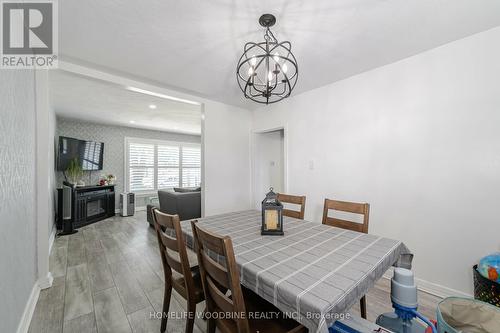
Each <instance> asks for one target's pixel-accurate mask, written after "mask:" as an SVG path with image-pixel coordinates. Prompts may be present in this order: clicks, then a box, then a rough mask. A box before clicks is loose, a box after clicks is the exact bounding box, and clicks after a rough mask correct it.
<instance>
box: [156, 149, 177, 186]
mask: <svg viewBox="0 0 500 333" xmlns="http://www.w3.org/2000/svg"><path fill="white" fill-rule="evenodd" d="M179 152H180V147H179V146H161V145H159V146H158V189H163V188H171V187H177V186H179V179H180V173H179Z"/></svg>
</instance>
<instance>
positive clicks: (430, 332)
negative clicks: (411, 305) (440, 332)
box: [425, 319, 437, 333]
mask: <svg viewBox="0 0 500 333" xmlns="http://www.w3.org/2000/svg"><path fill="white" fill-rule="evenodd" d="M430 321H431V323H433V324H434V326H435V327H436V328H437V321H435V320H434V319H430ZM425 333H432V328H431V327H429V326H427V328H426V329H425Z"/></svg>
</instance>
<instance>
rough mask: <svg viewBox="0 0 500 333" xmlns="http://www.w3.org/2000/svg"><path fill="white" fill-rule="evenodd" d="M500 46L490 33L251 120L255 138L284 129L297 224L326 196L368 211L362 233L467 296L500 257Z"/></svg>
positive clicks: (499, 34)
mask: <svg viewBox="0 0 500 333" xmlns="http://www.w3.org/2000/svg"><path fill="white" fill-rule="evenodd" d="M499 41H500V28H496V29H493V30H490V31H487V32H484V33H480V34H477V35H474V36H471V37H469V38H465V39H462V40H459V41H456V42H453V43H450V44H447V45H444V46H442V47H439V48H436V49H433V50H431V51H428V52H425V53H422V54H419V55H417V56H414V57H411V58H408V59H405V60H402V61H400V62H397V63H394V64H391V65H387V66H384V67H381V68H378V69H375V70H372V71H370V72H366V73H363V74H360V75H357V76H354V77H351V78H348V79H346V80H343V81H340V82H337V83H334V84H331V85H328V86H325V87H322V88H319V89H316V90H313V91H309V92H306V93H303V94H300V95H297V96H294V97H291V98H290V99H289V100H287V101H283V102H281V103H278V104H274V105H272V106H270V107H264V108H262V109H259V110H258V111H256V112H254V130H259V129H260V128H268V127H278V126H282V125H286V124H287V125H288V128H287V129H288V131H287V134H288V179H289V192H290V193H294V194H304V195H306V196H307V206H306V218H307V219H312V220H314V221H317V222H319V221H320V220H321V209H322V204H323V199H324V198H325V197H329V198H337V199H343V200H352V201H360V202H363V201H366V202H369V203H370V204H371V216H370V233H374V234H379V235H383V236H387V237H391V238H396V239H400V240H402V241H404V242H405V243H406V244H407V246H408V247H409V248H410V249H411V250H412V251H413V252H414V253H415V261H414V264H415V265H414V268H415V272H416V275H417V277H419V278H421V279H423V280H426V281H427V282H428V283H425V281H424V282H422V283H423V284H424V285H426V286H427V287H428V288H433V287H436V286H433V285H432V284H429V282H430V283H434V284H438V285H441V286H446V287H448V288H452V289H455V290H457V291H461V292H464V293H468V294H472V292H473V289H472V265H473V264H474V263H476V262H477V261H478V260H479V259H480V258H481V257H482V256H484V255H486V254H488V253H490V252H494V251H495V250H500V238H499V235H500V222H499V219H498V206H499V200H500V84H499V78H500V61H499V59H500V43H499ZM381 47H383V46H381ZM299 84H300V79H299ZM311 162H312V164H313V168H312V170H311V168H310V163H311ZM437 287H438V289H439V286H437ZM440 290H441V291H443V292H445V291H446V289H440ZM447 292H453V291H450V290H447Z"/></svg>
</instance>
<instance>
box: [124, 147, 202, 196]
mask: <svg viewBox="0 0 500 333" xmlns="http://www.w3.org/2000/svg"><path fill="white" fill-rule="evenodd" d="M125 146H126V157H125V160H126V163H127V165H126V170H127V185H128V187H127V188H128V191H130V192H152V191H156V190H159V189H167V188H173V187H197V186H200V184H201V149H200V145H197V144H190V143H178V142H175V143H174V142H164V141H155V140H143V139H133V138H127V139H126V140H125Z"/></svg>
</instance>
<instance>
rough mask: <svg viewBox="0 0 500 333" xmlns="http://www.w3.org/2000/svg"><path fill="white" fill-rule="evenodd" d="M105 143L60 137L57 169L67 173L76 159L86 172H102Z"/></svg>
mask: <svg viewBox="0 0 500 333" xmlns="http://www.w3.org/2000/svg"><path fill="white" fill-rule="evenodd" d="M103 153H104V143H103V142H94V141H86V140H79V139H75V138H68V137H65V136H60V137H59V154H58V162H57V169H58V170H60V171H65V170H66V169H67V168H68V165H69V163H70V161H71V160H73V159H76V160H77V161H78V163H79V164H80V166H81V167H82V169H83V170H84V171H93V170H102V159H103Z"/></svg>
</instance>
